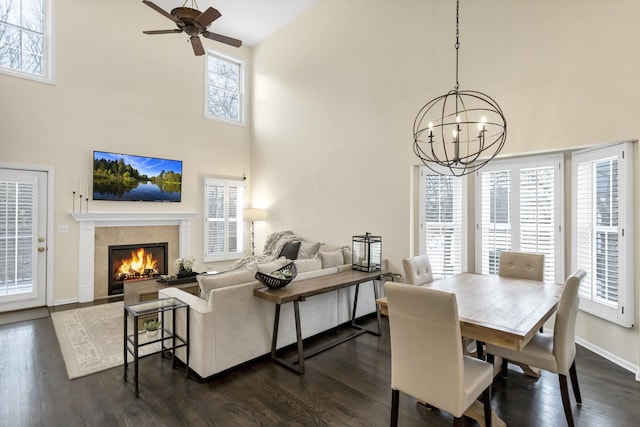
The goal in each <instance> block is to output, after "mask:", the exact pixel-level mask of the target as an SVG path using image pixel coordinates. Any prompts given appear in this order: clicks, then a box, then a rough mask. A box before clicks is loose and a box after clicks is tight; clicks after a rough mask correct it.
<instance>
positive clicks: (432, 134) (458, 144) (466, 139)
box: [413, 0, 507, 176]
mask: <svg viewBox="0 0 640 427" xmlns="http://www.w3.org/2000/svg"><path fill="white" fill-rule="evenodd" d="M455 48H456V85H455V87H454V89H453V90H450V91H449V92H447V93H446V94H444V95H441V96H439V97H437V98H434V99H432V100H431V101H429V102H427V103H426V104H425V105H424V106H423V107H422V108H421V109H420V112H419V113H418V115H417V116H416V119H415V122H414V125H413V140H414V142H413V152H414V153H415V154H416V156H418V157H419V158H420V160H422V163H424V165H425V166H426V167H428V168H429V169H431V170H432V171H433V172H435V173H437V174H440V175H454V176H463V175H467V174H470V173H473V172H475V171H477V170H478V169H480V168H481V167H483V166H484V165H486V164H487V163H488V162H489V161H491V160H492V159H493V158H494V157H495V156H496V155H497V154H498V153H499V152H500V150H501V149H502V147H503V146H504V142H505V140H506V139H507V121H506V119H505V117H504V114H503V113H502V110H501V109H500V106H499V105H498V103H497V102H496V101H494V100H493V98H491V97H490V96H489V95H486V94H484V93H482V92H477V91H473V90H460V84H459V82H458V51H459V49H460V0H457V1H456V45H455Z"/></svg>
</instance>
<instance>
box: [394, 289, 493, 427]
mask: <svg viewBox="0 0 640 427" xmlns="http://www.w3.org/2000/svg"><path fill="white" fill-rule="evenodd" d="M385 291H386V293H387V298H388V301H389V327H390V332H391V426H397V425H398V404H399V399H400V392H403V393H406V394H409V395H411V396H413V397H414V398H416V399H417V400H418V401H420V402H424V403H427V404H429V405H432V406H434V407H436V408H439V409H441V410H445V411H447V412H449V413H451V414H452V415H453V416H454V426H462V414H463V413H464V411H465V410H467V409H468V408H469V406H471V404H472V403H473V402H474V401H475V400H476V399H478V397H479V396H482V399H481V400H482V402H483V404H484V419H485V423H486V425H487V426H491V382H492V379H493V368H492V366H491V365H490V364H489V363H487V362H484V361H482V360H478V359H474V358H472V357H469V356H464V355H463V354H462V346H461V345H460V341H461V336H460V321H459V319H458V305H457V303H456V296H455V294H451V293H447V292H443V291H439V290H435V289H431V288H429V287H425V286H414V285H410V284H406V283H398V282H387V283H385Z"/></svg>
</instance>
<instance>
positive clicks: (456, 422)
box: [453, 417, 464, 427]
mask: <svg viewBox="0 0 640 427" xmlns="http://www.w3.org/2000/svg"><path fill="white" fill-rule="evenodd" d="M463 421H464V420H463V419H462V417H460V418H458V417H453V427H462V426H463V425H464V423H463Z"/></svg>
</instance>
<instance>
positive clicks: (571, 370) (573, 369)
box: [569, 360, 582, 405]
mask: <svg viewBox="0 0 640 427" xmlns="http://www.w3.org/2000/svg"><path fill="white" fill-rule="evenodd" d="M569 374H570V375H571V385H572V386H573V395H574V396H575V397H576V402H578V405H582V396H581V395H580V385H579V384H578V373H577V372H576V361H575V360H574V361H573V363H572V364H571V367H570V368H569Z"/></svg>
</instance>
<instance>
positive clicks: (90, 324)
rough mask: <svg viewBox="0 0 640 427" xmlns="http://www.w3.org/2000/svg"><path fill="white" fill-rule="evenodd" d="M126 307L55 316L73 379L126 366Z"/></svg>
mask: <svg viewBox="0 0 640 427" xmlns="http://www.w3.org/2000/svg"><path fill="white" fill-rule="evenodd" d="M123 311H124V304H123V303H122V302H115V303H111V304H102V305H95V306H91V307H84V308H78V309H75V310H67V311H56V312H53V313H51V320H52V321H53V326H54V328H55V330H56V336H57V337H58V342H59V343H60V349H61V350H62V356H63V357H64V363H65V365H66V366H67V374H68V375H69V379H70V380H72V379H74V378H79V377H83V376H85V375H89V374H93V373H96V372H100V371H104V370H106V369H110V368H113V367H115V366H118V365H122V363H123V357H122V349H123V347H122V346H123V343H122V342H123V338H122V322H123V318H124V315H123Z"/></svg>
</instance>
